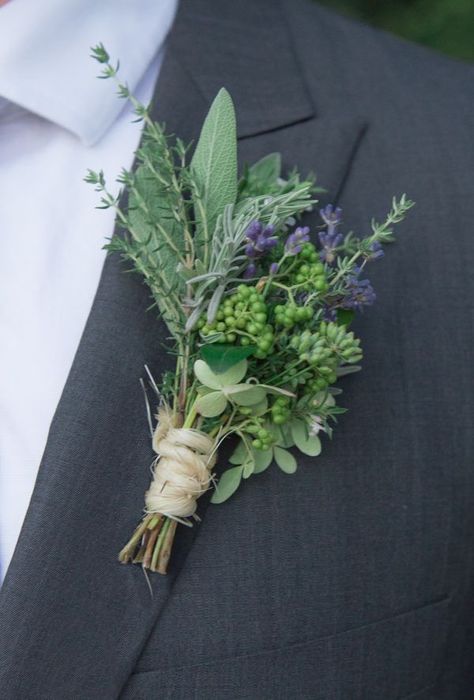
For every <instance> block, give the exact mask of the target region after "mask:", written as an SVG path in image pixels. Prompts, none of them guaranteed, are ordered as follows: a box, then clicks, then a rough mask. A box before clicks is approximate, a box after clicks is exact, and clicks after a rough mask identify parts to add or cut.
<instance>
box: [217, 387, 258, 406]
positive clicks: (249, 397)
mask: <svg viewBox="0 0 474 700" xmlns="http://www.w3.org/2000/svg"><path fill="white" fill-rule="evenodd" d="M224 391H225V394H226V395H227V396H228V397H229V398H230V399H232V401H234V403H236V404H237V405H238V406H254V405H255V404H257V403H260V402H261V401H263V399H264V398H265V389H262V387H260V386H256V385H255V384H236V385H235V386H227V387H226V388H225V389H224Z"/></svg>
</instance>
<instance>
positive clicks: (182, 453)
mask: <svg viewBox="0 0 474 700" xmlns="http://www.w3.org/2000/svg"><path fill="white" fill-rule="evenodd" d="M157 419H158V424H157V426H156V429H155V432H154V434H153V443H152V444H153V449H154V451H155V452H156V453H157V455H158V457H157V458H156V460H155V462H154V464H153V480H152V482H151V484H150V488H149V489H148V491H147V492H146V493H145V507H146V510H147V512H148V513H161V514H163V515H168V516H170V517H173V516H174V517H177V518H187V517H189V516H191V515H193V513H194V512H195V510H196V505H197V499H198V498H199V497H200V496H202V494H203V493H204V492H205V491H207V489H208V488H209V485H210V483H211V480H212V468H213V467H214V465H215V463H216V458H217V457H216V449H215V447H216V445H215V441H214V440H213V439H212V438H210V437H209V436H208V435H206V433H203V432H202V431H201V430H195V429H194V428H176V427H175V426H174V425H173V416H172V414H171V412H170V410H169V408H168V407H162V408H160V410H159V412H158V416H157Z"/></svg>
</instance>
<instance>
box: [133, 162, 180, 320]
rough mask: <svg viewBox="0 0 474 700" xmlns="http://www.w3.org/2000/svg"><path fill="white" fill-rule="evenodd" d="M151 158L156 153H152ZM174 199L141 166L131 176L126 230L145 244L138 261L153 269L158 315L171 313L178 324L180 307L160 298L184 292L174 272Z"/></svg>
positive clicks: (176, 245) (177, 226)
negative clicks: (132, 181)
mask: <svg viewBox="0 0 474 700" xmlns="http://www.w3.org/2000/svg"><path fill="white" fill-rule="evenodd" d="M155 157H157V156H156V154H155ZM177 197H179V195H175V196H174V198H173V196H172V195H171V194H167V192H166V190H163V188H162V189H161V190H160V188H159V187H157V184H156V180H155V179H154V177H153V175H152V174H151V171H150V170H149V168H148V167H147V166H146V165H144V164H142V165H140V166H139V167H138V168H137V170H136V172H135V175H134V188H133V189H132V190H131V191H130V193H129V199H128V221H129V224H128V227H129V229H130V231H131V233H132V236H133V238H134V239H135V240H136V241H139V242H140V243H143V244H145V245H144V246H143V248H142V250H141V252H140V258H141V262H142V264H143V265H144V266H146V267H147V268H154V269H155V270H156V272H155V279H156V282H157V283H158V285H159V288H160V295H156V297H155V298H156V301H157V303H158V305H159V307H160V310H161V312H162V314H163V315H164V316H165V317H166V318H168V317H169V316H170V314H171V313H172V312H174V320H175V322H180V319H181V315H182V312H181V307H180V305H178V304H175V305H172V306H171V307H169V305H168V306H165V305H164V302H163V299H162V298H161V297H162V296H163V295H165V296H167V297H169V296H170V294H173V295H175V298H177V296H176V294H178V293H179V292H180V291H182V290H183V289H184V278H183V277H182V276H181V274H180V273H179V272H178V267H179V265H180V263H182V262H183V260H184V256H185V240H184V233H183V225H182V223H181V222H179V221H177V220H176V218H175V211H176V208H177V206H178V203H177Z"/></svg>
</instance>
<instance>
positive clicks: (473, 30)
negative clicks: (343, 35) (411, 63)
mask: <svg viewBox="0 0 474 700" xmlns="http://www.w3.org/2000/svg"><path fill="white" fill-rule="evenodd" d="M318 1H319V2H322V4H325V5H327V6H328V7H332V8H333V9H335V10H337V11H339V12H342V13H345V14H347V15H350V16H352V17H357V18H359V19H361V20H363V21H365V22H368V23H371V24H374V25H376V26H378V27H382V28H383V29H386V30H388V31H390V32H393V33H394V34H398V35H399V36H402V37H405V38H406V39H410V40H411V41H416V42H418V43H419V44H424V45H425V46H430V47H431V48H433V49H436V50H437V51H440V52H442V53H445V54H447V55H449V56H454V57H455V58H460V59H463V60H467V61H472V60H474V0H318Z"/></svg>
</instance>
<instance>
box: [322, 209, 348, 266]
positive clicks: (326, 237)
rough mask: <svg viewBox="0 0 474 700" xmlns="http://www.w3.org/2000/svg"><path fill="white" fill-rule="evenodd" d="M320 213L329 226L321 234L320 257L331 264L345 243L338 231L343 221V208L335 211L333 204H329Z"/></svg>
mask: <svg viewBox="0 0 474 700" xmlns="http://www.w3.org/2000/svg"><path fill="white" fill-rule="evenodd" d="M319 213H320V215H321V218H322V220H323V221H324V223H325V224H326V226H327V228H326V230H325V231H321V232H320V233H319V242H320V243H321V246H322V250H321V252H320V253H319V256H320V258H321V260H322V261H323V262H327V263H329V264H331V263H333V262H334V260H335V259H336V253H335V249H336V248H337V247H338V246H339V245H341V243H342V241H343V236H342V234H341V233H338V231H337V227H338V226H339V224H340V223H341V219H342V209H341V207H336V208H335V209H334V207H333V205H332V204H328V205H327V206H325V207H324V209H320V210H319Z"/></svg>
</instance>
